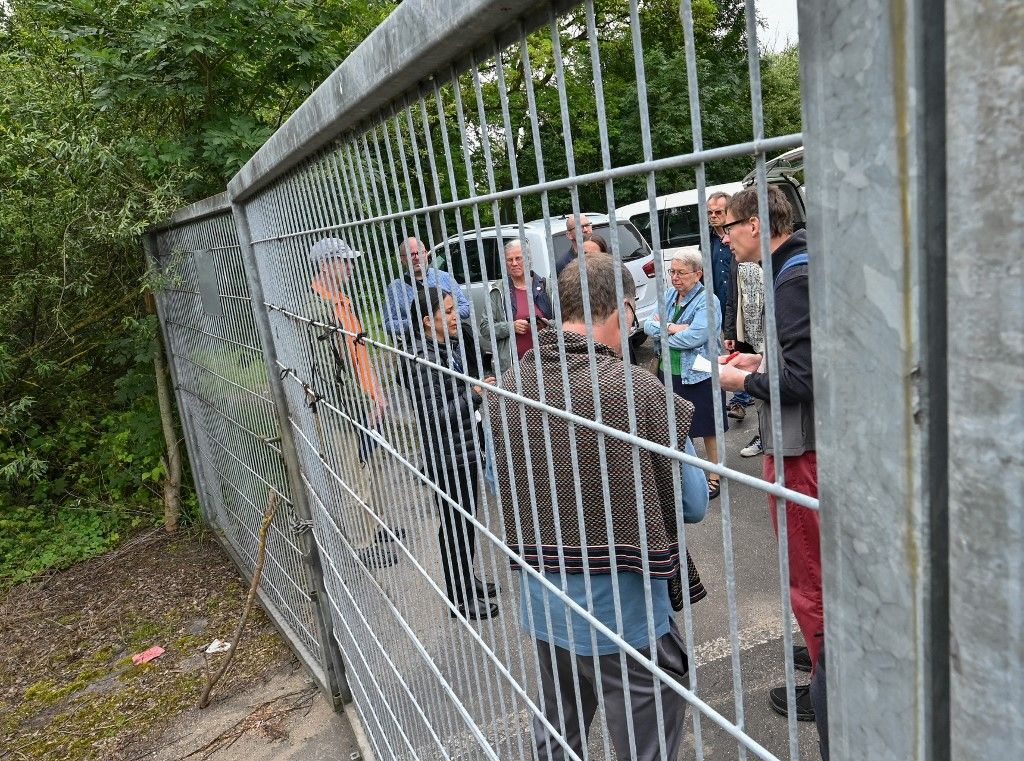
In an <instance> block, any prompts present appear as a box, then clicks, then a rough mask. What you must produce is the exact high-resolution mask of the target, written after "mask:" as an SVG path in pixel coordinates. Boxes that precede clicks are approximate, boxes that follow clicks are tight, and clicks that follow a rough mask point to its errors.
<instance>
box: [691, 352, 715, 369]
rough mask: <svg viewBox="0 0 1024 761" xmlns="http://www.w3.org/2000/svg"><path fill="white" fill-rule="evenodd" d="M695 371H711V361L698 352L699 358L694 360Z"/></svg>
mask: <svg viewBox="0 0 1024 761" xmlns="http://www.w3.org/2000/svg"><path fill="white" fill-rule="evenodd" d="M693 371H694V372H695V373H710V372H711V362H709V361H708V358H707V357H705V356H703V355H701V354H698V355H697V358H696V359H695V360H693Z"/></svg>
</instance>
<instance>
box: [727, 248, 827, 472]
mask: <svg viewBox="0 0 1024 761" xmlns="http://www.w3.org/2000/svg"><path fill="white" fill-rule="evenodd" d="M806 252H807V233H806V231H804V230H798V231H797V232H795V233H793V234H792V235H791V236H789V238H787V239H786V241H785V242H784V243H783V244H782V245H781V246H779V247H778V248H777V249H776V250H775V251H774V252H772V273H773V274H774V277H775V283H774V289H775V330H776V334H777V337H778V343H777V345H776V347H775V348H776V351H777V352H778V354H777V356H778V358H779V401H780V402H781V403H782V428H783V434H784V442H783V452H782V454H783V455H785V456H792V455H799V454H803V453H804V452H806V451H809V450H813V449H814V448H815V445H814V379H813V372H812V364H811V301H810V293H809V289H808V269H809V266H808V265H807V264H799V265H796V266H794V267H790V268H788V269H787V270H786V271H785V272H782V274H781V275H780V274H779V273H780V272H781V271H782V269H783V267H784V266H785V264H786V262H787V261H789V260H790V259H791V258H793V257H794V256H796V255H797V254H800V253H806ZM770 348H771V347H769V349H770ZM743 388H744V390H745V391H747V393H749V394H750V395H751V396H753V397H754V398H756V399H759V400H761V401H763V402H764V403H765V405H764V406H765V407H766V408H767V406H768V403H769V402H770V399H771V397H770V393H769V390H768V373H766V372H765V373H751V374H750V375H748V376H747V377H746V379H745V380H744V382H743ZM770 415H771V413H770V410H769V409H765V410H763V411H762V412H761V414H760V421H761V441H762V442H763V443H764V447H765V451H766V452H768V453H771V452H772V447H773V441H772V431H771V417H770Z"/></svg>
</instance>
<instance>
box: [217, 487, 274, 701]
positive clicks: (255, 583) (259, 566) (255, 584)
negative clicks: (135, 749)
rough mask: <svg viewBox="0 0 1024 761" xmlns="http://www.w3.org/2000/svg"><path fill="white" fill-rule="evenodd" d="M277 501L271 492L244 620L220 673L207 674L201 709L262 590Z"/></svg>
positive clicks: (224, 668)
mask: <svg viewBox="0 0 1024 761" xmlns="http://www.w3.org/2000/svg"><path fill="white" fill-rule="evenodd" d="M277 499H278V498H277V492H275V491H271V492H270V494H269V496H268V497H267V509H266V510H264V511H263V520H262V521H261V522H260V533H259V539H260V544H259V548H258V549H257V550H256V568H255V569H253V572H252V583H251V584H250V585H249V595H248V596H247V597H246V598H245V607H244V608H243V609H242V618H241V619H240V620H239V621H238V628H237V629H235V636H234V637H232V638H231V647H230V648H228V654H227V657H226V658H225V659H224V665H223V666H221V667H220V671H218V672H217V673H216V674H215V675H214V677H213V678H212V679H210V678H209V672H207V681H206V688H205V689H204V690H203V694H202V697H200V698H199V707H200V708H206V707H207V706H208V705H210V692H211V691H212V690H213V687H214V685H216V684H217V682H218V681H220V679H221V677H223V676H224V674H225V673H227V670H228V668H229V667H230V666H231V661H232V660H233V659H234V657H235V650H237V649H238V643H239V641H241V639H242V632H243V630H244V629H245V622H246V621H247V620H248V619H249V612H250V611H251V610H252V604H253V601H255V599H256V590H258V589H259V588H260V579H261V578H262V577H263V562H264V561H265V560H266V557H267V532H268V531H269V530H270V522H271V521H272V520H274V513H275V512H277Z"/></svg>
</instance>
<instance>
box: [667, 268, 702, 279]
mask: <svg viewBox="0 0 1024 761" xmlns="http://www.w3.org/2000/svg"><path fill="white" fill-rule="evenodd" d="M695 272H700V270H674V269H669V271H668V274H669V277H675V276H676V275H678V276H679V277H682V276H683V275H692V274H694V273H695Z"/></svg>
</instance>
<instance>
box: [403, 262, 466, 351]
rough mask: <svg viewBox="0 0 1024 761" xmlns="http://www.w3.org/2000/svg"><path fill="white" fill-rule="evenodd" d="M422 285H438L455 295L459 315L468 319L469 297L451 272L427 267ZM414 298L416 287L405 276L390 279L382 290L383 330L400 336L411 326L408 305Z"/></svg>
mask: <svg viewBox="0 0 1024 761" xmlns="http://www.w3.org/2000/svg"><path fill="white" fill-rule="evenodd" d="M422 283H423V285H425V286H427V287H434V286H438V287H440V288H441V289H442V290H445V291H448V292H450V293H451V294H452V295H454V296H455V305H456V306H457V307H458V309H459V317H460V318H461V319H463V320H466V319H469V299H467V298H466V294H465V293H464V292H463V290H462V286H460V285H459V284H458V283H457V282H455V278H453V277H452V276H451V273H448V272H445V271H444V270H439V269H437V268H436V267H427V270H426V272H424V273H423V280H422ZM414 298H416V288H415V287H414V286H413V285H411V284H410V283H409V281H408V280H407V279H405V278H398V279H396V280H392V281H391V282H390V283H389V284H388V287H387V290H385V291H384V330H385V331H386V332H387V333H388V335H391V336H400V335H402V334H404V333H405V332H406V331H408V330H409V328H410V327H411V326H412V320H411V319H410V317H409V306H410V305H411V304H412V300H413V299H414Z"/></svg>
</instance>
